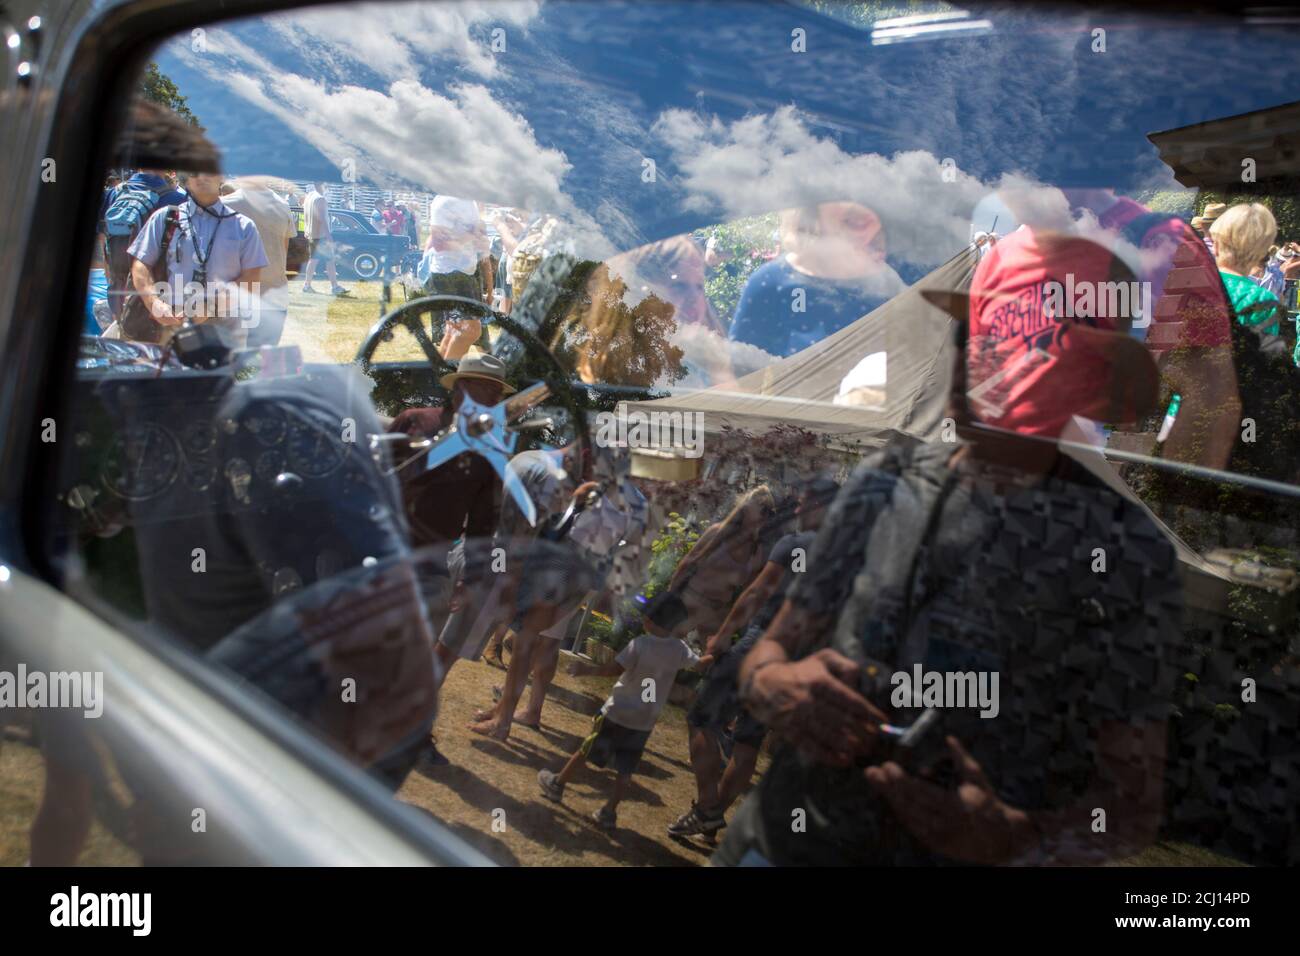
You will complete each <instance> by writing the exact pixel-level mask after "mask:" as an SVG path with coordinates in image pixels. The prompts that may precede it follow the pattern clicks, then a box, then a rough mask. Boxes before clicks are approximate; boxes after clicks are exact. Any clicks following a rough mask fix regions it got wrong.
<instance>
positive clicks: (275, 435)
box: [240, 404, 288, 448]
mask: <svg viewBox="0 0 1300 956" xmlns="http://www.w3.org/2000/svg"><path fill="white" fill-rule="evenodd" d="M240 421H241V422H242V423H243V426H244V427H245V428H247V429H248V430H249V431H250V432H252V434H253V437H254V438H256V439H257V443H258V444H259V445H261V446H262V447H263V448H271V447H273V446H275V445H278V444H280V442H282V441H284V435H285V432H286V431H287V430H288V424H287V423H286V421H285V418H284V412H282V411H281V410H280V409H279V408H277V407H276V406H275V405H270V404H262V405H258V406H257V407H255V408H254V409H253V410H252V411H250V412H249V413H248V414H246V415H244V416H243V417H242V418H241V419H240Z"/></svg>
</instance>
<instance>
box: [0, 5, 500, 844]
mask: <svg viewBox="0 0 1300 956" xmlns="http://www.w3.org/2000/svg"><path fill="white" fill-rule="evenodd" d="M307 5H309V4H307V3H303V2H296V0H290V2H283V0H274V2H266V0H226V2H223V4H222V5H221V7H220V8H219V9H217V10H214V9H213V7H212V6H211V4H206V3H202V2H198V0H176V2H173V3H168V4H166V5H162V4H158V3H156V2H152V0H120V2H114V0H108V2H102V3H93V2H88V0H70V2H69V0H49V2H44V3H41V2H33V0H16V2H14V0H10V2H7V3H6V6H5V10H4V15H5V16H6V17H7V18H9V19H10V22H11V23H16V24H19V25H20V27H18V28H16V29H17V31H18V33H19V36H20V40H21V43H20V45H19V47H18V48H17V49H10V50H9V51H8V52H7V54H6V56H7V59H6V61H5V62H6V67H7V72H6V76H5V77H4V78H3V80H0V125H3V126H4V127H5V128H6V129H7V130H10V131H11V135H10V136H9V137H8V138H9V140H10V141H9V143H8V144H7V145H8V147H9V148H8V149H6V150H3V151H0V182H4V183H5V184H6V185H5V189H6V193H7V195H8V201H6V202H4V203H0V407H4V408H5V409H6V415H5V416H4V419H3V421H4V424H3V425H0V475H3V476H4V480H3V481H0V591H3V594H2V595H0V605H2V607H0V647H3V648H4V649H5V650H6V652H12V653H16V654H18V655H20V656H19V657H18V659H20V660H23V661H24V662H25V663H26V664H27V666H28V667H29V668H34V669H46V670H49V669H59V668H58V667H57V666H56V665H59V664H60V663H61V664H63V665H64V667H73V666H75V667H76V669H81V670H84V669H101V670H103V671H104V673H105V678H106V684H107V688H106V696H108V697H109V699H110V702H111V706H106V707H105V712H104V715H103V717H101V718H99V720H100V722H101V723H100V724H99V730H101V731H102V733H103V734H104V736H105V738H107V739H116V740H117V741H119V744H120V745H124V746H129V747H133V748H138V751H139V753H135V754H133V756H139V755H140V754H143V755H144V757H145V759H146V760H148V761H149V762H150V763H151V765H152V767H153V769H155V770H156V771H157V773H158V775H159V779H160V781H162V782H163V784H164V786H165V787H166V788H168V789H169V790H170V791H171V792H173V793H174V796H175V798H176V799H178V800H181V801H182V804H183V805H188V806H194V807H199V806H205V805H207V804H210V803H211V802H212V800H213V793H212V786H213V783H214V781H215V782H218V783H219V784H220V787H221V791H222V794H223V796H224V798H225V799H227V800H229V801H230V803H229V804H227V805H229V806H237V807H239V809H240V811H241V812H240V813H239V814H238V815H235V816H234V817H233V818H232V819H227V820H226V821H225V823H226V825H227V826H229V827H233V831H232V832H230V833H228V834H227V836H228V838H229V839H228V840H227V842H226V843H222V844H219V845H216V844H214V851H215V852H216V859H217V860H218V861H227V862H263V863H277V864H282V863H300V864H346V863H365V864H378V863H388V864H400V865H409V864H412V863H427V864H452V865H481V864H485V863H487V862H488V861H487V859H486V858H485V857H484V856H482V855H481V854H480V853H478V852H477V851H475V850H474V849H472V848H471V847H470V846H469V845H468V844H467V843H465V841H464V840H462V839H460V838H459V837H458V836H456V835H455V834H453V833H452V832H451V831H450V830H449V829H447V828H446V827H444V826H442V825H441V824H439V823H437V822H436V821H433V820H432V819H430V818H428V817H427V816H426V815H424V814H422V813H420V812H419V811H418V810H416V809H414V808H413V807H410V806H407V805H404V804H401V803H400V802H398V801H397V800H395V799H393V797H392V794H391V792H390V791H388V790H387V789H385V788H384V787H383V786H381V785H380V784H379V783H378V782H376V781H375V780H373V779H371V778H370V777H368V776H367V775H366V774H365V773H363V772H362V771H361V770H359V769H358V768H357V767H355V766H353V765H351V764H349V763H348V762H347V761H346V760H344V759H343V758H342V757H341V756H340V755H339V754H337V753H335V752H334V751H333V750H331V749H330V748H329V747H327V746H326V745H325V744H324V743H323V742H322V741H320V740H319V739H317V738H314V737H313V736H311V735H310V734H308V733H306V732H305V731H304V730H302V729H301V728H300V727H298V726H297V725H296V724H293V723H291V722H290V721H287V720H286V719H285V718H284V716H283V715H282V714H281V713H279V712H278V711H277V710H275V709H274V708H273V706H272V705H270V704H269V703H268V702H266V701H263V700H261V699H259V698H257V697H255V696H254V695H252V694H249V693H247V692H245V691H241V690H240V689H239V688H238V687H236V686H235V685H234V683H233V682H232V681H230V680H227V679H225V678H224V677H222V676H221V675H219V674H217V673H216V672H215V671H214V670H212V669H211V668H210V667H208V666H206V665H205V664H204V663H203V662H202V661H201V660H200V659H199V658H197V657H195V656H194V655H192V654H189V653H187V652H185V651H183V650H182V649H180V648H179V647H177V646H175V645H173V644H171V643H170V642H167V641H165V640H162V639H159V638H158V637H157V636H156V635H151V634H148V633H140V632H139V631H138V630H137V629H136V628H127V627H125V626H115V625H114V623H112V622H110V620H109V619H108V618H107V617H106V616H104V615H98V614H93V613H91V612H90V611H88V610H87V609H86V608H84V607H83V606H82V605H80V604H78V603H77V602H76V601H74V600H73V599H72V598H70V597H68V596H67V595H66V594H64V593H62V592H61V591H60V589H59V586H60V583H61V579H62V573H61V569H60V567H59V566H58V563H57V561H56V560H54V554H55V549H54V548H53V547H52V545H53V543H54V527H55V526H54V523H53V517H54V515H55V511H56V509H57V508H58V507H59V506H60V505H59V503H58V502H57V501H56V500H54V497H53V496H52V495H50V493H49V489H50V488H52V487H55V483H54V478H55V475H56V474H57V468H58V448H59V446H58V439H59V437H63V438H65V439H70V437H71V436H70V431H71V429H67V428H65V429H63V434H62V436H60V432H59V423H60V422H67V421H69V420H70V417H71V415H70V413H71V407H70V400H71V389H68V388H66V386H67V384H68V383H69V382H70V381H71V377H72V374H73V369H74V359H75V355H76V350H77V343H78V339H79V332H80V325H81V314H82V311H83V306H84V296H85V287H86V281H85V276H86V275H87V274H88V271H89V268H90V253H91V243H90V242H89V241H82V239H83V237H89V236H91V235H93V233H94V228H95V220H96V218H97V216H98V209H99V202H100V196H101V193H102V180H101V179H100V175H101V173H102V171H103V170H104V169H107V168H108V167H109V165H110V160H111V158H112V155H113V148H114V142H113V139H114V137H115V135H116V133H117V131H118V130H120V129H121V127H122V124H123V121H124V119H125V116H126V112H127V108H128V106H129V104H130V102H131V99H132V96H133V94H134V90H135V83H136V82H137V79H138V76H139V74H140V71H141V70H142V68H143V66H144V64H145V63H146V62H147V60H148V57H149V55H150V54H151V53H153V52H154V50H155V48H156V46H157V44H158V43H160V42H162V41H163V40H165V39H168V38H170V37H174V36H175V35H177V34H178V33H182V32H183V31H185V30H188V29H191V28H194V27H198V26H209V25H211V24H213V23H214V22H217V21H218V20H224V19H232V18H238V17H244V16H250V15H256V14H265V13H271V12H276V11H282V10H287V9H291V8H295V7H302V6H307ZM30 17H40V18H41V26H40V29H39V30H37V31H34V32H33V31H29V30H27V29H26V28H25V26H21V25H25V24H27V23H28V22H29V18H30ZM20 58H21V59H23V60H24V61H25V62H27V63H28V64H29V66H28V70H27V76H26V78H20V77H19V76H18V75H17V73H16V72H15V69H14V67H15V65H16V62H18V61H19V60H20ZM50 170H53V171H54V175H53V176H52V177H51V176H49V175H48V172H49V171H50ZM51 223H58V224H62V225H60V226H58V227H54V226H51V225H49V224H51ZM70 237H74V238H72V239H71V240H70ZM78 277H80V278H78ZM32 317H43V318H45V321H31V318H32ZM51 317H53V318H51ZM50 423H53V425H54V431H53V435H54V438H55V440H53V441H50V440H48V436H49V435H50V428H49V425H50ZM43 435H44V436H45V440H43ZM87 665H92V666H91V667H89V668H87ZM140 715H148V717H149V719H146V720H141V719H139V718H140ZM200 743H202V744H203V745H202V746H200V745H199V744H200Z"/></svg>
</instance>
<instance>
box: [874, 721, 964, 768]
mask: <svg viewBox="0 0 1300 956" xmlns="http://www.w3.org/2000/svg"><path fill="white" fill-rule="evenodd" d="M943 725H944V719H943V711H942V710H940V709H939V708H936V707H931V708H928V709H926V710H924V711H922V712H921V716H920V717H918V718H916V720H914V721H913V722H912V723H910V724H906V725H898V724H881V725H880V732H881V733H882V734H883V735H884V736H885V738H886V739H887V740H889V741H890V742H891V744H890V748H889V757H888V758H887V759H889V760H893V761H894V762H895V763H897V764H899V765H900V766H901V767H902V768H903V769H904V770H906V771H907V772H908V773H914V774H922V775H925V774H929V773H930V772H931V771H934V770H935V769H936V768H938V767H939V765H940V764H942V763H943V762H944V761H945V760H946V759H947V758H948V757H949V752H948V744H947V741H946V740H945V737H946V734H944V733H943Z"/></svg>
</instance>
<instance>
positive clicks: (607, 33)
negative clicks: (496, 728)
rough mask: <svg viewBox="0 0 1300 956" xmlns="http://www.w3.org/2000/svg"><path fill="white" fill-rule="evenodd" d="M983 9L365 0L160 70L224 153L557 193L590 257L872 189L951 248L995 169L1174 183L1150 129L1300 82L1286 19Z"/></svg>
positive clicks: (334, 175) (918, 252)
mask: <svg viewBox="0 0 1300 956" xmlns="http://www.w3.org/2000/svg"><path fill="white" fill-rule="evenodd" d="M981 15H983V16H987V17H988V18H989V19H990V20H991V21H992V24H993V31H992V33H990V34H985V35H981V36H975V37H971V38H965V39H949V40H931V41H927V42H920V43H909V44H900V45H889V46H873V45H872V43H871V38H870V34H869V32H867V31H864V30H861V29H857V28H854V27H852V26H849V25H847V24H844V23H840V22H837V21H835V20H832V19H830V18H826V17H821V16H819V15H816V14H814V13H812V12H809V11H808V10H806V9H804V8H801V7H798V6H795V5H790V4H765V5H756V4H743V3H717V4H709V5H697V4H686V3H682V4H659V3H656V4H633V5H624V4H614V3H539V2H509V3H489V2H475V3H460V4H457V3H436V4H435V3H418V2H417V3H401V4H395V3H386V4H373V5H356V4H350V5H335V6H332V7H323V8H315V9H309V10H303V11H296V12H293V13H290V14H283V15H278V16H274V17H270V18H262V19H258V20H254V21H241V22H234V23H231V24H224V25H220V26H217V27H213V28H211V29H209V30H208V31H207V32H206V35H205V36H204V37H203V38H202V39H203V41H204V42H203V44H201V45H199V46H201V48H200V49H196V48H195V47H196V44H195V43H194V42H193V39H192V38H191V37H190V36H185V37H180V38H178V39H177V40H175V41H173V42H172V43H170V44H168V45H167V46H166V47H165V48H164V50H163V51H161V54H160V56H159V64H160V66H161V68H162V69H163V71H164V72H165V73H167V74H168V75H170V76H171V77H172V78H173V79H175V80H176V82H177V83H178V85H179V86H180V88H181V90H182V92H184V93H185V94H186V95H187V96H189V98H190V105H191V107H192V108H193V110H194V111H195V113H197V114H198V115H199V117H200V118H201V120H202V121H203V123H204V124H205V125H206V126H207V128H208V132H209V135H211V136H212V138H213V139H214V140H215V141H216V142H217V144H218V145H219V146H220V147H221V149H222V151H223V153H224V155H225V157H226V162H227V166H228V167H229V168H231V169H238V170H239V171H241V172H262V173H268V174H273V175H280V176H286V177H291V178H294V179H307V178H314V177H321V178H324V179H327V180H329V181H340V180H341V179H342V178H343V176H342V174H341V170H342V169H346V168H349V164H350V168H353V169H355V171H356V174H357V178H358V179H359V180H360V181H363V182H369V183H372V184H374V185H378V186H380V187H383V188H402V187H415V188H420V189H427V190H433V191H437V192H445V193H452V194H458V195H465V196H470V197H472V198H476V199H480V200H485V201H489V202H499V203H504V204H509V205H517V206H524V207H528V208H532V209H539V210H540V209H544V210H547V211H550V212H554V213H556V214H557V215H560V216H562V217H563V218H565V219H566V220H567V221H569V222H571V223H572V224H573V225H574V226H575V227H576V228H577V230H578V231H579V232H580V233H581V234H582V235H583V236H585V237H586V239H587V241H588V242H589V243H590V249H589V250H588V251H590V252H591V253H593V254H601V253H604V254H607V253H608V252H610V251H613V250H615V249H624V248H629V247H631V246H634V245H638V244H640V243H641V242H644V241H647V240H649V239H654V238H659V237H662V236H665V235H669V234H672V233H675V232H680V231H683V230H684V229H687V228H691V227H694V226H698V225H703V224H707V223H711V222H716V221H720V220H724V219H728V218H734V217H737V216H740V215H745V214H750V213H756V212H762V211H766V210H771V209H775V208H780V207H782V206H789V205H795V204H803V203H808V202H815V201H820V200H825V199H857V200H859V201H863V202H867V203H869V204H871V205H873V207H875V208H877V209H878V210H879V211H881V213H882V215H883V216H885V217H886V218H888V219H889V220H890V221H891V222H892V223H895V224H896V225H895V229H894V235H895V237H897V239H898V242H897V243H896V244H894V245H893V247H892V248H893V249H894V250H896V251H898V252H900V253H903V254H906V255H908V256H911V257H913V258H915V259H917V260H918V261H920V260H930V259H933V260H934V261H936V262H937V261H942V259H943V258H946V257H947V255H950V254H951V252H952V251H953V250H952V249H951V248H948V247H949V246H950V245H951V244H952V243H953V242H961V241H964V240H965V238H966V237H967V232H968V228H969V212H970V209H971V208H972V207H973V206H974V204H975V203H976V202H978V201H979V199H981V198H982V197H983V196H985V195H987V193H988V192H989V191H990V190H991V189H992V188H994V187H995V186H996V185H997V184H998V183H999V182H1000V181H1001V180H1002V179H1003V178H1004V177H1007V176H1020V177H1024V178H1026V179H1029V180H1030V181H1037V182H1043V183H1050V184H1054V185H1063V186H1064V185H1107V186H1113V187H1117V188H1119V189H1121V190H1125V191H1136V190H1138V189H1142V188H1145V187H1151V186H1157V185H1170V186H1172V185H1174V184H1173V182H1172V179H1171V178H1170V177H1169V174H1168V170H1167V169H1165V167H1164V166H1163V165H1162V164H1161V163H1160V162H1159V160H1158V158H1157V157H1156V151H1155V149H1154V147H1152V146H1151V144H1150V143H1149V142H1148V141H1147V139H1146V134H1147V133H1150V132H1153V131H1156V130H1162V129H1168V128H1171V127H1175V126H1181V125H1186V124H1188V123H1193V122H1199V121H1202V120H1206V119H1212V118H1217V117H1220V116H1225V115H1232V114H1236V113H1242V112H1246V111H1249V110H1254V109H1260V108H1263V107H1267V106H1271V105H1276V104H1278V103H1281V102H1287V101H1290V100H1291V99H1294V98H1295V97H1294V96H1290V95H1287V94H1286V92H1285V89H1286V86H1287V83H1286V82H1285V78H1284V76H1283V75H1280V74H1283V73H1284V72H1285V71H1286V70H1289V69H1291V67H1290V66H1289V64H1290V62H1292V61H1294V58H1295V52H1294V51H1295V50H1296V49H1297V45H1296V39H1297V37H1296V35H1295V34H1294V33H1283V32H1281V31H1278V30H1271V31H1268V32H1264V31H1260V30H1257V29H1256V30H1253V31H1252V30H1250V29H1249V28H1244V27H1236V28H1233V29H1230V30H1224V29H1219V30H1215V31H1211V30H1209V29H1208V28H1206V27H1196V26H1186V25H1183V26H1159V25H1156V24H1153V23H1149V22H1139V21H1135V20H1129V21H1120V20H1115V19H1114V18H1113V17H1111V18H1110V19H1107V20H1105V21H1097V22H1093V21H1091V20H1089V19H1087V15H1086V14H1079V13H1072V14H1069V15H1055V16H1053V15H1043V14H1035V15H1034V16H1032V17H1027V16H1026V15H1025V14H1023V13H1018V12H1015V11H1011V12H1009V13H998V12H997V11H993V12H991V13H986V14H985V13H981ZM1097 26H1104V27H1105V28H1106V50H1105V52H1104V53H1101V52H1094V51H1093V49H1092V45H1093V35H1092V33H1091V30H1092V29H1093V28H1095V27H1097ZM795 30H802V31H804V33H803V36H804V38H805V42H806V51H805V52H795V51H794V50H792V48H791V47H792V31H795ZM494 31H498V32H494ZM494 39H495V40H496V41H497V44H498V46H499V45H500V42H501V41H502V40H504V43H505V48H504V49H503V50H502V49H497V50H493V49H492V43H493V40H494ZM1243 67H1244V68H1243ZM646 159H652V160H653V161H654V163H655V179H654V182H646V181H645V175H646V165H645V162H644V161H645V160H646ZM945 159H951V160H952V161H953V163H954V165H955V174H950V175H949V176H947V177H945V176H943V166H942V165H941V164H942V162H943V160H945Z"/></svg>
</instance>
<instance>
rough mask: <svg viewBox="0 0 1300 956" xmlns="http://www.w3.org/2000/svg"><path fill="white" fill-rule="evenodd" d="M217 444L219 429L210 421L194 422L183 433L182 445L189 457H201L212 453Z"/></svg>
mask: <svg viewBox="0 0 1300 956" xmlns="http://www.w3.org/2000/svg"><path fill="white" fill-rule="evenodd" d="M216 443H217V429H216V428H215V427H214V426H213V424H212V422H209V421H203V420H198V421H193V422H190V423H189V424H188V425H186V426H185V429H184V430H183V431H182V432H181V444H182V445H183V446H184V447H185V454H187V455H201V454H203V453H204V452H205V451H211V450H212V447H213V446H214V445H216Z"/></svg>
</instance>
